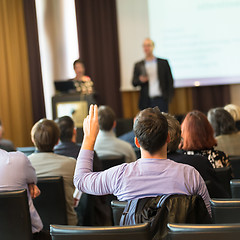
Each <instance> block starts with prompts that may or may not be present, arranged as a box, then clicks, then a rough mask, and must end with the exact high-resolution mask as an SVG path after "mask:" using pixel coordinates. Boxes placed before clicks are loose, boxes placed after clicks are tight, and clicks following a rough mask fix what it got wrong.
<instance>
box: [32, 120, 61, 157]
mask: <svg viewBox="0 0 240 240" xmlns="http://www.w3.org/2000/svg"><path fill="white" fill-rule="evenodd" d="M31 136H32V139H33V141H34V144H35V146H36V147H37V149H38V150H39V151H41V152H51V151H52V150H53V148H54V146H55V145H56V144H57V143H58V140H59V137H60V130H59V127H58V125H57V124H56V123H55V122H54V121H52V120H48V119H41V120H40V121H38V122H37V123H35V124H34V126H33V128H32V131H31Z"/></svg>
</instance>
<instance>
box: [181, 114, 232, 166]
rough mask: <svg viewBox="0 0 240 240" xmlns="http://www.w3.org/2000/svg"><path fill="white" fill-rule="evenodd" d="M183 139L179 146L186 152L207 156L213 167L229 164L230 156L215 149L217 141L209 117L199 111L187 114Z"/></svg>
mask: <svg viewBox="0 0 240 240" xmlns="http://www.w3.org/2000/svg"><path fill="white" fill-rule="evenodd" d="M181 128H182V141H181V143H180V145H179V148H180V149H182V150H183V152H184V154H188V155H195V154H196V155H202V156H204V157H207V158H208V160H209V161H210V163H211V164H212V166H213V168H222V167H226V166H229V165H230V163H229V161H228V156H226V155H225V153H224V152H221V151H219V150H216V149H215V146H216V145H217V142H216V140H215V138H214V132H213V128H212V126H211V124H210V123H209V121H208V119H207V117H206V116H205V115H204V114H203V113H201V112H199V111H192V112H189V113H188V114H187V116H186V117H185V119H184V121H183V123H182V126H181Z"/></svg>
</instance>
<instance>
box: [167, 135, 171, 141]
mask: <svg viewBox="0 0 240 240" xmlns="http://www.w3.org/2000/svg"><path fill="white" fill-rule="evenodd" d="M170 142H171V137H170V134H169V133H168V136H167V143H170Z"/></svg>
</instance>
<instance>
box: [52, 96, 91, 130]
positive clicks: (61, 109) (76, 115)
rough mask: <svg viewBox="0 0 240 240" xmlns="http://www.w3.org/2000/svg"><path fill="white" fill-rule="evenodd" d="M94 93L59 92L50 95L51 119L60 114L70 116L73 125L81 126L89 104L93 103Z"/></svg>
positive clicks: (60, 115)
mask: <svg viewBox="0 0 240 240" xmlns="http://www.w3.org/2000/svg"><path fill="white" fill-rule="evenodd" d="M95 103H96V102H95V99H94V94H81V93H72V94H64V93H59V94H57V95H55V96H53V97H52V111H53V119H56V118H58V117H62V116H70V117H72V119H73V121H74V123H75V127H77V128H82V126H83V120H84V118H85V117H86V116H87V115H88V109H89V106H90V105H91V104H95Z"/></svg>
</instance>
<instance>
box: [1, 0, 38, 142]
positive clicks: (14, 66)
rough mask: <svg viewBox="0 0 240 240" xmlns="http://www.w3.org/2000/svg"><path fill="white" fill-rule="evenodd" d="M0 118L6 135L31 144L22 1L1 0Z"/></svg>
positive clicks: (29, 91) (28, 80)
mask: <svg viewBox="0 0 240 240" xmlns="http://www.w3.org/2000/svg"><path fill="white" fill-rule="evenodd" d="M0 119H1V120H2V123H3V126H4V130H5V131H4V133H5V135H4V137H5V138H8V139H11V140H12V141H13V142H14V144H15V145H16V146H29V145H32V143H31V139H30V130H31V127H32V125H33V120H32V119H33V117H32V103H31V90H30V78H29V64H28V52H27V41H26V31H25V22H24V11H23V1H22V0H0Z"/></svg>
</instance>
